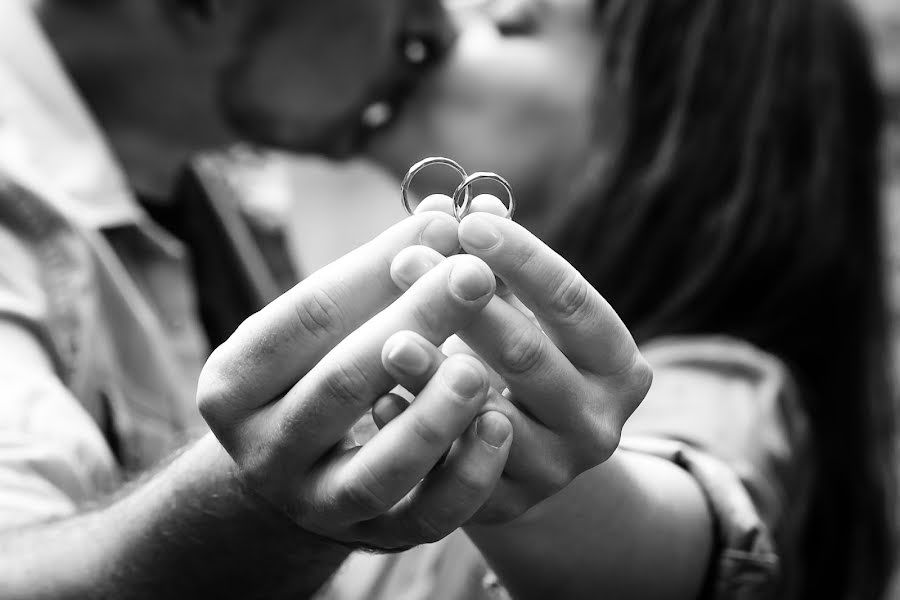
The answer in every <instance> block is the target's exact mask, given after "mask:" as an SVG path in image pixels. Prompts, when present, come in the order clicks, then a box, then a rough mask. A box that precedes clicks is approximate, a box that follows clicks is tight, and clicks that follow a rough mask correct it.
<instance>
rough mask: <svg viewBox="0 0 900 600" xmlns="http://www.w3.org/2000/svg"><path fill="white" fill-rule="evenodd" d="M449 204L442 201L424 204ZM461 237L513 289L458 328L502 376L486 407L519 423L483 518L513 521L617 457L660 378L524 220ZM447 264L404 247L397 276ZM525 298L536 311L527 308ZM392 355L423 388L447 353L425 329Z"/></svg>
mask: <svg viewBox="0 0 900 600" xmlns="http://www.w3.org/2000/svg"><path fill="white" fill-rule="evenodd" d="M479 200H480V202H481V203H484V202H485V200H484V199H483V198H481V199H479ZM445 204H446V201H443V204H442V201H441V200H439V199H435V198H432V199H429V201H428V203H426V204H425V208H432V209H433V208H444V207H445ZM476 207H477V204H476ZM493 212H496V211H493ZM459 239H460V242H461V244H462V247H463V249H464V250H465V251H466V252H468V253H469V254H470V255H472V256H475V257H477V258H479V259H480V260H483V261H484V262H485V263H487V265H488V266H490V268H491V269H492V270H493V272H494V273H496V274H497V276H499V278H500V279H502V280H503V281H504V282H505V284H506V285H507V286H508V288H509V290H510V292H512V293H514V294H515V297H513V296H511V295H507V297H506V298H505V299H504V298H500V297H494V298H492V299H491V301H490V302H489V303H488V305H487V306H486V308H485V309H484V310H482V311H481V312H480V313H478V314H477V315H476V316H475V317H474V318H473V320H472V321H471V323H469V324H468V325H467V326H466V327H464V328H463V329H462V330H461V331H460V333H459V337H460V338H461V339H462V340H463V341H464V342H465V344H467V345H468V347H469V348H471V350H472V351H474V353H475V354H477V356H478V357H480V358H481V359H482V360H483V361H484V362H485V363H486V365H487V366H489V367H490V368H491V369H492V370H493V371H494V373H495V374H496V376H498V377H499V380H500V381H502V383H500V384H499V389H500V390H502V393H498V391H497V389H498V387H497V381H496V380H495V382H494V386H492V387H493V388H494V389H492V391H491V393H490V397H489V399H488V402H487V404H486V407H485V410H493V411H497V412H499V413H502V414H504V415H505V416H506V418H507V419H509V421H510V422H511V423H512V425H513V429H514V442H513V447H512V449H511V452H510V457H509V461H508V463H507V465H506V469H505V472H504V476H503V478H502V479H501V481H500V483H499V484H498V486H497V489H496V490H495V492H494V494H493V495H492V497H491V499H490V500H489V501H488V503H487V504H486V506H485V507H484V508H483V509H482V510H481V511H480V512H479V514H478V516H477V518H476V522H482V523H493V522H505V521H509V520H512V519H515V518H517V517H519V516H520V515H522V514H523V513H524V512H526V511H527V510H528V509H530V508H531V507H533V506H534V505H536V504H538V503H539V502H541V501H543V500H544V499H546V498H548V497H550V496H552V495H554V494H555V493H557V492H558V491H560V490H562V489H563V488H564V487H566V486H567V485H568V484H569V483H571V482H572V480H574V479H575V477H577V476H578V475H579V474H581V473H583V472H584V471H587V470H589V469H591V468H593V467H595V466H597V465H599V464H601V463H603V462H605V461H606V460H607V459H608V458H609V457H610V456H611V455H612V453H613V451H614V450H615V449H616V447H617V445H618V442H619V437H620V435H621V431H622V427H623V425H624V423H625V421H626V419H628V417H629V416H630V415H631V413H632V412H633V411H634V410H635V409H636V408H637V406H638V405H639V404H640V402H641V401H642V400H643V398H644V396H645V395H646V393H647V391H648V390H649V387H650V383H651V380H652V373H651V371H650V368H649V366H648V365H647V363H646V362H645V361H644V359H643V358H642V356H641V354H640V352H639V351H638V349H637V346H636V344H635V342H634V340H633V338H632V337H631V335H630V333H629V332H628V329H627V328H626V327H625V325H624V324H623V323H622V321H621V320H620V319H619V317H618V316H617V315H616V313H615V312H614V311H613V309H612V308H611V307H610V306H609V304H607V303H606V301H605V300H604V299H603V298H602V297H601V296H600V294H599V293H598V292H597V290H595V289H594V288H593V287H592V286H591V285H590V284H588V282H587V281H586V280H585V279H584V278H583V277H582V276H581V275H580V274H579V273H578V272H577V271H576V270H575V269H574V268H573V267H572V266H571V265H570V264H568V263H567V262H566V261H565V260H564V259H563V258H562V257H560V256H559V255H558V254H556V253H555V252H553V251H552V250H551V249H550V248H548V247H547V246H546V245H545V244H544V243H542V242H541V241H540V240H538V239H537V238H536V237H535V236H534V235H532V234H531V233H529V232H528V231H526V230H525V229H524V228H523V227H521V226H520V225H518V224H516V223H514V222H512V221H509V220H507V219H504V218H502V217H499V216H496V215H494V214H489V213H484V212H477V213H473V214H471V215H469V216H468V217H466V218H465V219H464V220H463V221H462V223H461V225H460V228H459ZM444 260H445V259H444V258H443V257H442V256H440V255H439V254H437V253H436V252H434V251H433V250H430V249H427V248H424V247H414V248H410V249H407V250H404V251H403V252H401V253H400V254H399V255H398V257H397V258H396V260H395V261H394V266H393V273H394V279H395V281H397V283H398V285H401V286H409V285H410V284H414V282H415V281H417V280H418V278H419V277H424V276H427V275H426V274H427V272H428V271H429V269H431V268H440V266H441V265H442V263H443V262H444ZM519 300H521V303H522V304H524V306H525V307H527V310H525V311H523V310H520V309H519V308H517V306H520V304H519ZM529 311H530V313H529ZM455 346H456V347H457V348H459V346H460V345H459V344H455ZM383 360H384V363H385V368H386V369H387V370H388V371H390V372H391V373H392V374H393V375H394V377H395V379H396V380H397V381H398V383H400V384H401V385H403V387H405V388H406V389H407V390H409V391H411V392H413V393H416V392H418V391H419V390H420V389H423V387H424V386H425V385H427V382H428V381H429V380H430V379H431V378H432V377H433V375H434V373H435V372H436V370H437V369H438V368H439V366H440V365H441V363H442V362H443V361H444V360H446V356H445V355H444V354H443V353H442V352H441V351H439V350H438V348H437V347H436V345H435V344H434V343H432V342H431V341H429V340H426V339H424V338H422V336H420V335H417V334H416V333H414V332H401V333H398V334H397V335H395V336H394V337H392V338H391V339H389V340H388V342H387V344H386V345H385V349H384V353H383ZM504 388H505V389H504ZM415 404H416V402H414V403H413V404H412V405H411V406H413V407H414V406H415ZM403 408H404V404H403V403H402V402H400V400H399V398H397V397H394V396H389V397H386V398H384V399H382V400H381V401H379V403H378V404H376V407H375V411H374V413H375V417H376V421H377V422H380V423H385V422H388V421H390V420H391V419H392V418H394V417H395V416H396V415H398V414H401V413H402V411H403ZM451 456H452V454H451Z"/></svg>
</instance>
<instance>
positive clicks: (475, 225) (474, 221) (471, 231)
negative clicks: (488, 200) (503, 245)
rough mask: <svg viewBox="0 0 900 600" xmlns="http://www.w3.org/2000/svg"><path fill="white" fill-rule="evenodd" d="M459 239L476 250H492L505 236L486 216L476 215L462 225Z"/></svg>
mask: <svg viewBox="0 0 900 600" xmlns="http://www.w3.org/2000/svg"><path fill="white" fill-rule="evenodd" d="M459 240H460V241H461V242H462V243H463V244H464V245H466V246H469V247H470V248H474V249H475V250H490V249H491V248H494V247H496V246H498V245H499V244H500V242H501V241H502V240H503V237H502V236H501V235H500V232H499V231H497V228H496V227H494V226H493V225H491V224H490V223H489V222H488V220H487V219H486V218H484V217H481V216H476V217H472V218H469V219H466V220H465V221H463V223H462V225H460V228H459Z"/></svg>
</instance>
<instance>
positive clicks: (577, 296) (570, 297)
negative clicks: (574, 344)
mask: <svg viewBox="0 0 900 600" xmlns="http://www.w3.org/2000/svg"><path fill="white" fill-rule="evenodd" d="M590 294H591V287H590V285H589V284H588V282H587V280H586V279H585V278H584V277H583V276H581V275H580V274H578V273H575V274H573V275H569V276H567V278H566V280H565V281H563V282H562V285H560V286H558V287H557V288H556V289H555V290H554V291H553V293H552V294H551V295H550V298H549V305H550V310H551V311H553V314H554V315H555V316H556V317H558V318H562V319H564V320H567V321H571V320H578V319H580V318H581V316H582V315H583V314H584V312H585V311H586V310H587V307H588V304H589V299H590Z"/></svg>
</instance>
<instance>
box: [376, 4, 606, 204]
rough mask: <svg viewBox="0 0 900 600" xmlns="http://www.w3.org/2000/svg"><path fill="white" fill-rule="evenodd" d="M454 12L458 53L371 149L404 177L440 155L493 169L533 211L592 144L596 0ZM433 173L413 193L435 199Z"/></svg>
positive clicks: (461, 8)
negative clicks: (424, 160)
mask: <svg viewBox="0 0 900 600" xmlns="http://www.w3.org/2000/svg"><path fill="white" fill-rule="evenodd" d="M448 4H449V5H450V6H451V8H453V10H454V12H455V16H456V18H457V20H458V22H459V27H460V37H459V39H458V42H457V45H456V47H455V49H454V50H453V52H452V53H451V55H450V56H449V57H448V58H447V60H446V63H445V64H444V65H442V66H441V67H439V68H438V70H437V71H436V72H435V73H434V74H433V76H431V78H430V79H428V80H427V81H426V82H425V84H424V85H422V86H421V88H420V89H419V90H418V91H417V92H416V93H415V95H414V96H413V97H412V98H410V100H409V102H408V103H407V104H406V105H405V106H404V108H403V109H402V110H401V112H400V114H399V115H398V116H397V118H396V121H395V122H393V123H392V124H391V125H390V126H388V127H387V128H385V129H384V130H383V131H382V132H380V133H378V134H377V135H375V136H374V137H373V139H372V141H371V145H370V149H369V151H370V153H371V155H372V156H373V157H374V158H375V159H376V160H378V161H380V162H382V163H383V164H385V165H386V166H388V168H390V169H391V170H393V171H395V172H396V173H398V174H402V173H405V172H406V170H407V169H408V168H409V166H410V165H412V164H413V163H414V162H416V161H418V160H420V159H421V158H424V157H426V156H435V155H441V156H447V157H450V158H454V159H455V160H457V161H459V162H460V163H461V164H462V165H463V166H464V167H465V168H466V169H467V170H468V171H469V172H474V171H495V172H497V173H499V174H501V175H503V176H505V177H506V178H507V179H509V180H510V182H511V183H512V185H513V187H514V189H515V190H516V195H517V200H519V202H520V207H521V206H525V208H526V210H527V209H528V205H529V203H531V202H534V201H539V199H540V198H542V197H544V196H545V194H548V193H551V189H552V188H554V187H555V186H556V185H557V183H558V182H560V181H561V179H560V178H562V177H566V176H569V175H570V174H571V173H572V171H573V170H574V169H576V168H577V166H576V165H579V159H581V158H582V157H583V156H584V155H585V152H586V151H587V148H588V145H589V142H590V136H591V134H592V124H593V123H594V119H595V117H596V115H594V114H593V113H594V112H595V111H596V101H595V94H596V93H597V79H598V72H599V66H598V63H599V60H600V48H599V40H598V38H597V34H596V32H595V31H594V29H593V20H592V0H494V1H486V2H477V0H476V2H472V1H469V2H465V0H459V2H457V3H454V2H448ZM454 4H456V5H457V6H456V7H455V8H454ZM463 4H466V5H467V6H462V5H463ZM434 170H438V169H434ZM432 171H433V170H427V171H425V172H423V173H422V178H421V180H418V179H417V182H419V183H420V184H424V185H419V186H418V187H417V189H419V190H420V191H422V192H433V191H438V190H435V189H433V188H431V189H429V188H428V186H432V185H439V184H438V183H437V182H438V181H441V180H439V179H434V178H431V177H429V174H430V173H432ZM437 175H440V173H438V174H437ZM443 184H444V187H442V188H440V189H439V191H446V180H443ZM533 198H534V200H532V199H533Z"/></svg>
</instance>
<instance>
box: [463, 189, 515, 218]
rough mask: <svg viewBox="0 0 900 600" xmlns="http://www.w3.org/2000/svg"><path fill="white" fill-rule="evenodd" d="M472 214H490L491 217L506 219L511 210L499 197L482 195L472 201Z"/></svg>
mask: <svg viewBox="0 0 900 600" xmlns="http://www.w3.org/2000/svg"><path fill="white" fill-rule="evenodd" d="M471 212H473V213H476V212H480V213H488V214H491V215H496V216H498V217H503V218H506V215H508V214H509V208H508V207H507V206H506V205H505V204H503V201H501V200H500V198H498V197H497V196H492V195H491V194H480V195H478V196H475V198H473V199H472V210H471Z"/></svg>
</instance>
